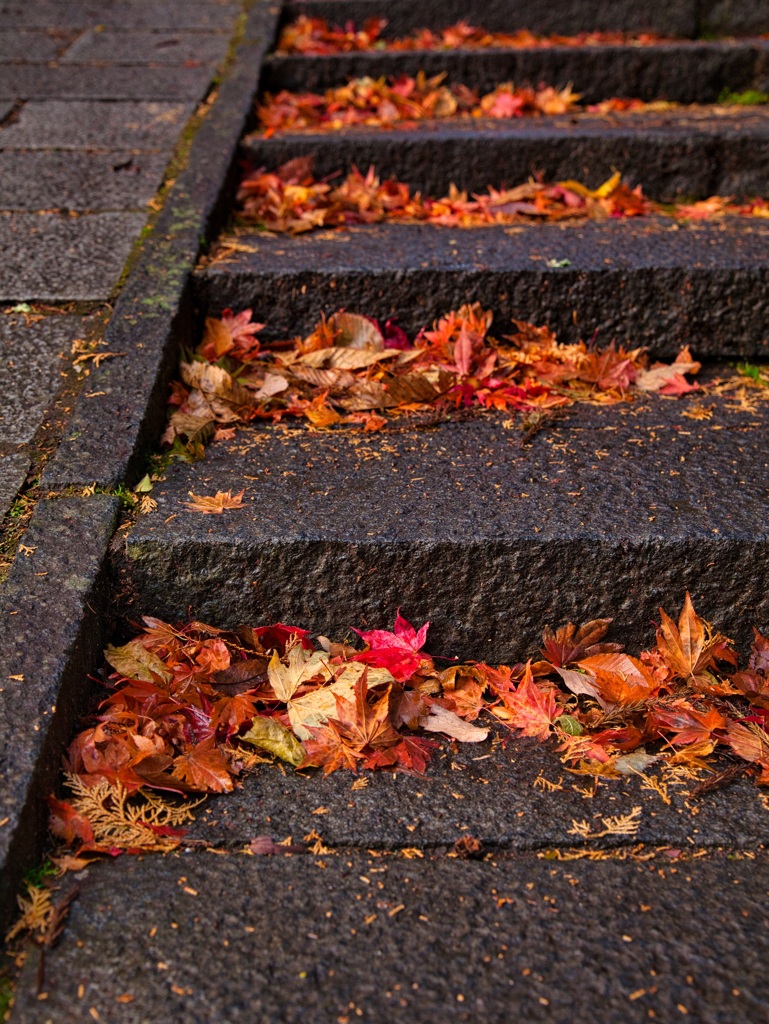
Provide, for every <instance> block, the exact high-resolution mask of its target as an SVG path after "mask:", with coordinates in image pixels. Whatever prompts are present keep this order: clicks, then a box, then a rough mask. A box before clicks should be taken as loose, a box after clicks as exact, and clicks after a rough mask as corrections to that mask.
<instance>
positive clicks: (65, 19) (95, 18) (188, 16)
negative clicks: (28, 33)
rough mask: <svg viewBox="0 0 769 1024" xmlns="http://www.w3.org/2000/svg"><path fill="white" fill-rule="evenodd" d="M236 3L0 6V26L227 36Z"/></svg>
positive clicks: (0, 4)
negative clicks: (188, 31)
mask: <svg viewBox="0 0 769 1024" xmlns="http://www.w3.org/2000/svg"><path fill="white" fill-rule="evenodd" d="M239 13H240V4H237V3H221V4H219V3H195V2H191V3H186V2H185V3H168V2H162V0H161V2H160V3H158V4H153V3H130V2H126V3H116V4H105V3H88V2H85V3H66V2H65V3H39V4H30V3H24V2H19V0H17V2H15V3H14V2H12V0H11V2H5V3H0V25H2V26H3V27H5V28H8V29H14V28H19V29H20V28H48V27H50V26H56V27H57V28H73V29H77V28H81V29H85V28H90V27H91V26H92V25H105V26H107V27H108V28H125V29H129V30H131V29H133V30H135V31H136V30H139V29H144V30H148V31H153V30H157V31H165V30H166V29H173V30H178V29H195V28H197V29H209V30H214V31H226V32H229V31H230V30H231V29H232V25H233V22H234V20H235V18H236V17H237V15H238V14H239Z"/></svg>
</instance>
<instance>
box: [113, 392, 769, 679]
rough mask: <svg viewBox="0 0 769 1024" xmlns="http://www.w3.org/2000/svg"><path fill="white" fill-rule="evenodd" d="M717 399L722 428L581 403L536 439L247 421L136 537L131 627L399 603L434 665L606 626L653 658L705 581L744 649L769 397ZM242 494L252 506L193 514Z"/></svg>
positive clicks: (437, 429)
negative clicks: (205, 497) (153, 620)
mask: <svg viewBox="0 0 769 1024" xmlns="http://www.w3.org/2000/svg"><path fill="white" fill-rule="evenodd" d="M695 401H696V399H695ZM705 404H706V405H708V406H712V409H710V410H709V413H710V415H711V416H712V419H709V420H708V419H706V420H693V419H689V418H686V417H684V416H683V413H684V412H686V411H687V410H690V409H691V399H689V400H685V401H675V400H670V399H664V398H652V399H650V400H649V401H643V400H639V401H638V402H636V403H630V404H622V405H615V406H609V407H596V406H581V407H575V408H574V409H573V410H572V411H571V412H570V413H569V414H568V415H567V416H566V418H565V419H564V420H563V421H560V422H555V423H552V424H549V425H548V426H546V428H545V429H544V430H542V431H541V432H540V433H539V434H537V435H536V436H535V437H534V438H533V439H532V440H531V444H530V446H528V447H522V445H521V437H522V434H521V432H520V430H518V429H514V425H513V422H512V420H507V425H505V419H506V417H505V416H504V415H493V416H489V417H488V418H486V419H475V420H473V421H470V422H464V423H462V422H460V423H438V424H435V425H432V426H431V427H430V428H429V429H423V430H419V429H414V428H410V427H409V425H408V422H407V421H406V422H403V423H402V424H401V425H400V429H399V424H398V423H397V422H396V424H395V429H392V428H388V429H386V430H383V431H381V432H378V433H376V434H370V435H364V434H355V433H343V432H334V431H327V432H314V431H312V430H309V429H307V428H304V427H301V426H300V427H288V426H283V427H277V428H270V427H267V428H256V429H251V430H239V431H238V435H237V436H236V438H235V439H234V440H233V441H230V442H224V443H219V444H214V445H211V446H210V447H209V448H208V450H207V452H206V457H205V459H204V460H203V461H201V462H199V463H196V464H195V465H193V466H182V465H181V464H179V463H176V464H174V465H173V466H172V467H171V468H169V470H168V471H167V473H166V480H165V481H164V482H161V483H159V484H158V485H157V486H156V487H155V489H154V490H153V495H152V496H153V498H155V499H156V500H157V502H158V510H157V512H156V513H154V514H152V515H149V516H145V517H143V518H142V519H141V520H140V521H139V522H138V523H137V524H136V526H135V527H134V528H133V529H132V530H131V531H130V533H129V534H128V535H127V541H126V550H125V558H124V561H123V565H122V569H123V571H124V572H125V574H126V576H125V581H126V585H127V586H128V587H130V588H131V593H132V595H134V596H135V597H136V603H134V604H133V605H132V607H131V615H132V617H137V616H138V615H139V614H140V613H142V614H148V615H159V616H161V617H164V618H167V619H171V620H179V621H186V619H187V618H188V617H189V615H193V616H194V617H195V618H198V619H201V620H203V621H213V623H214V624H215V625H220V626H223V625H228V626H235V625H239V624H241V623H244V622H248V623H258V622H263V621H278V620H279V621H283V622H294V623H297V624H298V625H310V627H311V628H313V629H316V630H318V632H319V633H322V634H324V635H326V636H335V637H343V636H344V635H345V634H346V632H347V630H348V629H349V627H350V626H351V625H356V626H358V627H359V628H360V626H361V623H363V624H364V625H366V624H367V625H368V627H369V628H380V629H382V628H388V627H389V624H390V623H392V622H393V621H394V619H395V614H396V610H397V609H398V607H402V608H403V614H404V615H406V617H407V618H409V620H411V621H415V622H416V621H419V622H424V621H425V620H427V619H430V620H431V621H432V624H433V625H432V628H431V634H430V635H431V641H430V643H431V646H430V650H431V652H432V653H434V654H438V655H445V656H453V655H456V656H458V657H461V658H478V659H482V660H487V661H508V659H512V660H513V661H515V660H517V659H519V658H525V657H528V656H530V655H531V652H532V648H536V646H538V643H539V640H540V636H541V631H542V628H543V626H545V625H546V624H548V623H549V624H551V625H553V626H557V625H559V624H561V623H563V622H566V621H569V620H571V621H572V622H576V623H580V622H584V621H587V620H588V619H592V618H595V617H597V616H614V617H615V618H616V621H617V624H618V630H619V631H620V632H621V638H622V640H623V642H625V643H626V644H628V645H629V646H630V647H631V648H632V647H634V646H636V645H637V646H638V648H640V647H641V646H643V645H646V644H647V643H648V641H649V639H650V625H649V624H650V622H653V621H656V619H657V616H658V609H659V606H660V604H664V605H665V607H666V608H668V610H670V609H678V608H680V606H681V603H682V601H683V597H684V593H685V591H686V590H687V589H689V590H691V592H692V596H693V599H694V602H695V606H696V607H697V608H698V609H699V611H700V614H702V615H703V616H705V617H706V618H708V619H711V620H713V621H714V622H715V623H716V626H717V628H718V629H720V630H721V631H722V632H724V633H726V634H727V635H728V636H731V637H733V638H734V639H736V640H737V641H738V642H740V643H745V642H747V641H749V640H750V639H751V638H752V632H751V626H752V625H753V624H755V625H756V626H757V627H758V628H762V627H766V626H767V625H769V594H768V593H767V590H766V587H765V585H764V577H765V575H766V573H767V572H769V526H768V525H767V520H766V502H767V498H768V497H769V491H768V490H767V468H768V467H769V443H768V438H769V403H766V402H764V403H762V404H761V405H759V406H757V407H756V409H755V411H752V412H748V411H745V410H743V411H741V412H740V411H737V410H730V409H729V408H728V405H729V402H728V400H726V401H724V400H723V399H721V400H716V399H713V398H708V399H707V400H705ZM707 414H708V413H706V415H707ZM241 490H245V494H244V508H243V509H242V510H238V511H233V512H230V513H228V514H224V515H219V516H201V515H195V514H193V513H190V512H189V511H187V510H186V509H185V507H184V502H186V501H188V500H189V498H188V494H189V492H190V491H194V493H195V494H215V493H216V492H217V491H232V492H233V493H237V492H239V491H241ZM297 581H300V585H297Z"/></svg>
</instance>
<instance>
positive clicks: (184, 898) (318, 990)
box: [13, 801, 769, 1024]
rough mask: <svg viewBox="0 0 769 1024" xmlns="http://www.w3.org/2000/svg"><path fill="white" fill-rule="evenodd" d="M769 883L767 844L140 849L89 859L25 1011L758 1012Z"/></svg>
mask: <svg viewBox="0 0 769 1024" xmlns="http://www.w3.org/2000/svg"><path fill="white" fill-rule="evenodd" d="M587 804H588V806H585V808H584V813H585V814H588V813H589V812H590V811H591V808H590V807H589V801H588V802H587ZM321 822H322V819H321ZM321 828H322V825H321ZM297 839H298V837H296V836H295V837H294V842H296V841H297ZM641 852H642V853H643V852H644V851H641ZM767 887H769V865H768V863H767V858H766V856H765V855H764V854H763V853H761V852H759V853H758V854H757V855H753V856H751V857H750V858H749V859H748V858H745V859H739V858H735V859H730V858H729V857H728V856H727V855H726V854H721V855H714V856H712V857H704V858H700V859H685V860H684V859H680V860H678V861H677V862H676V861H671V860H670V859H669V858H667V857H665V856H663V855H660V856H658V857H657V858H656V859H654V860H652V861H650V862H643V861H640V860H636V861H632V860H630V861H627V862H618V861H616V860H602V861H595V862H590V861H576V862H575V861H571V862H568V863H559V862H554V861H551V860H542V859H537V858H536V857H533V856H529V857H516V858H510V859H502V858H500V859H496V858H495V859H494V860H493V861H483V862H465V861H458V860H449V859H447V858H446V857H445V856H438V857H430V856H429V855H428V857H426V858H425V859H424V860H415V859H411V860H407V859H405V858H403V857H376V856H372V855H371V854H366V853H362V852H361V853H349V852H346V851H340V852H339V853H338V854H337V855H333V854H331V855H324V856H300V855H293V856H290V857H286V856H262V857H259V856H254V857H249V856H242V855H237V854H233V855H229V856H218V857H216V856H211V855H209V854H207V853H205V852H194V853H192V852H190V853H186V854H185V853H184V852H180V853H178V854H177V855H175V856H169V857H160V856H145V857H141V858H139V857H131V856H124V857H120V858H117V859H116V860H115V861H114V862H113V863H110V864H107V863H100V864H95V865H93V866H91V867H89V868H88V870H87V872H83V875H82V877H81V878H80V881H79V895H78V899H77V900H76V901H75V902H74V904H73V906H72V910H71V912H70V915H69V920H68V922H67V941H63V942H61V943H59V944H58V945H56V946H54V948H52V949H46V950H44V951H43V950H42V949H41V948H40V947H33V949H32V950H31V951H30V954H29V957H28V959H27V962H26V966H25V969H24V973H23V975H22V978H21V981H20V984H19V988H18V992H17V994H16V1000H15V1005H14V1010H13V1019H14V1021H15V1022H18V1024H44V1022H46V1021H50V1020H56V1021H58V1022H61V1024H68V1022H75V1021H82V1020H84V1019H88V1017H89V1012H90V1016H91V1017H94V1018H96V1017H97V1015H98V1019H101V1020H109V1021H111V1022H115V1024H123V1022H126V1024H127V1022H129V1021H131V1022H132V1021H136V1020H142V1021H145V1022H147V1024H165V1022H167V1021H169V1020H177V1019H184V1020H190V1021H192V1020H194V1021H196V1022H197V1024H218V1022H219V1021H222V1020H226V1021H228V1022H229V1024H246V1022H251V1021H253V1020H260V1021H265V1022H270V1024H272V1022H275V1024H277V1022H278V1021H280V1022H282V1024H300V1022H301V1024H303V1022H305V1021H307V1020H313V1021H317V1022H319V1024H320V1022H324V1024H325V1022H329V1024H330V1022H332V1021H333V1022H339V1021H345V1022H351V1021H355V1020H358V1019H362V1020H365V1021H370V1022H372V1024H390V1022H402V1021H411V1020H419V1021H421V1022H424V1024H432V1022H433V1021H435V1022H454V1021H456V1022H459V1021H475V1020H489V1021H508V1020H519V1019H520V1020H531V1021H545V1020H547V1021H549V1022H554V1024H571V1022H572V1021H574V1020H603V1021H608V1020H623V1021H628V1022H629V1024H636V1022H638V1024H640V1022H641V1021H647V1020H648V1019H649V1016H648V1014H649V1011H651V1012H652V1013H654V1014H655V1015H656V1017H657V1018H658V1019H661V1020H677V1019H678V1018H679V1017H680V1016H681V1015H682V1013H683V1010H685V1011H686V1013H687V1014H688V1015H690V1016H691V1018H692V1019H693V1020H707V1021H710V1022H713V1024H730V1022H732V1021H734V1020H740V1021H744V1022H745V1024H759V1022H763V1021H764V1020H765V1019H766V1001H767V999H769V985H767V982H766V971H765V969H764V964H765V962H766V958H767V955H769V940H767V931H766V929H764V928H760V927H758V926H757V920H759V919H760V916H761V913H762V908H761V905H760V900H759V901H758V902H757V898H756V893H757V892H758V893H761V892H763V891H764V890H765V889H767ZM682 909H683V910H685V912H682ZM722 919H723V920H727V919H728V927H719V926H714V921H720V920H722ZM704 940H705V941H704ZM43 955H45V972H44V974H43V970H42V969H41V965H40V964H39V959H40V958H41V957H43ZM41 978H44V983H43V986H42V987H43V991H44V992H45V993H46V997H45V998H40V997H39V995H38V993H39V979H41ZM576 978H578V979H579V983H578V984H575V979H576ZM597 1007H598V1008H599V1009H597ZM682 1007H683V1010H682ZM357 1011H360V1016H359V1015H358V1012H357Z"/></svg>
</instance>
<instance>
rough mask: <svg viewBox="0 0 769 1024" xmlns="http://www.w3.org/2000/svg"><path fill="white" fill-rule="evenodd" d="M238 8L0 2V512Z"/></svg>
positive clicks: (56, 413)
mask: <svg viewBox="0 0 769 1024" xmlns="http://www.w3.org/2000/svg"><path fill="white" fill-rule="evenodd" d="M239 11H240V5H239V4H237V3H229V2H223V0H196V2H194V3H183V4H181V5H177V4H170V3H162V2H161V3H151V2H144V0H125V2H121V3H119V4H118V3H113V2H111V0H93V2H87V3H86V2H82V3H73V2H66V3H56V4H54V3H45V2H34V0H33V2H31V3H24V4H14V3H3V4H2V5H0V180H2V183H3V187H2V196H1V198H0V248H2V251H3V256H4V258H3V260H2V263H0V304H2V314H4V315H0V390H2V393H3V396H4V401H3V403H2V407H0V515H2V514H4V513H5V512H6V510H7V509H8V508H9V507H10V506H11V505H12V503H13V501H14V498H15V497H16V495H17V494H18V492H19V490H20V489H21V488H23V486H24V484H25V481H27V480H28V477H29V479H30V480H32V479H34V478H35V477H36V475H37V473H38V467H37V460H36V454H37V453H38V451H39V450H40V449H43V448H45V445H46V442H47V440H48V439H49V437H50V436H51V435H52V434H53V435H55V434H56V433H57V431H59V430H60V427H59V426H58V423H60V421H61V420H62V419H63V418H66V415H67V412H68V393H69V392H72V391H73V389H74V388H75V387H76V383H77V376H78V373H77V372H76V371H73V369H72V367H73V361H74V360H75V359H77V358H78V355H82V354H83V352H87V351H88V348H89V343H91V342H93V341H94V340H96V339H98V337H99V335H100V333H101V330H102V328H103V326H104V322H105V319H106V318H107V316H108V313H109V303H110V300H111V298H112V297H113V296H114V294H115V291H116V288H117V285H118V282H119V279H120V275H121V272H122V270H123V268H124V266H125V263H126V259H127V257H128V255H129V253H130V251H131V247H132V246H133V244H134V243H135V241H136V239H137V238H138V237H139V234H140V232H141V231H142V228H143V227H144V225H145V224H146V222H147V218H148V215H149V214H150V213H151V210H152V206H153V197H154V196H155V194H156V192H157V190H158V188H159V187H160V185H161V184H162V182H163V179H164V174H165V172H166V168H167V167H168V166H169V161H170V160H171V158H172V156H173V154H174V151H175V148H176V147H177V144H178V143H179V141H180V139H181V137H182V135H183V132H184V128H185V125H186V124H187V122H188V121H189V119H190V117H191V116H192V115H193V114H194V112H195V109H196V107H197V105H198V104H199V103H200V102H201V101H202V100H203V99H204V98H205V97H206V95H207V94H208V92H209V90H210V88H211V86H212V83H213V81H214V79H215V76H216V74H217V69H219V68H220V67H221V65H222V64H223V62H224V60H225V58H226V55H227V51H228V47H229V45H230V41H231V38H232V35H233V32H234V30H235V28H236V22H237V17H238V14H239ZM30 306H31V307H32V309H27V308H26V307H30ZM83 343H85V344H83ZM88 362H89V360H88V359H83V360H81V362H80V363H78V364H77V365H78V366H79V367H80V372H81V373H82V372H84V371H85V370H87V367H88ZM57 394H58V395H60V398H61V400H60V401H59V402H58V403H55V401H54V400H55V398H56V396H57Z"/></svg>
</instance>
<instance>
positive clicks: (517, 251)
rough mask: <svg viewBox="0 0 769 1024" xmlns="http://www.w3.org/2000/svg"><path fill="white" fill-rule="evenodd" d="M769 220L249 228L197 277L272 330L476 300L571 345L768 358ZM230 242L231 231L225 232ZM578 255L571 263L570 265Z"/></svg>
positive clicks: (411, 322) (411, 315)
mask: <svg viewBox="0 0 769 1024" xmlns="http://www.w3.org/2000/svg"><path fill="white" fill-rule="evenodd" d="M767 239H769V224H768V223H767V222H766V221H763V220H760V219H756V220H748V219H747V218H739V217H737V218H727V219H726V220H724V221H722V222H719V223H715V224H713V223H710V224H706V223H698V224H696V225H691V226H688V227H680V226H679V225H677V224H675V223H671V222H670V221H669V220H665V219H664V218H656V217H650V218H648V219H644V220H635V221H634V220H626V221H620V220H618V221H613V222H612V221H609V222H608V223H602V224H598V223H587V224H573V225H571V224H566V225H563V224H560V225H559V224H535V225H514V226H512V227H510V228H502V227H492V228H469V229H466V230H462V229H460V228H447V227H438V226H435V225H420V224H379V225H375V226H373V227H368V228H354V229H351V230H348V231H319V232H309V233H308V234H306V235H301V236H299V237H298V238H288V237H286V236H273V237H266V236H265V235H260V234H258V233H256V232H254V233H248V234H241V235H239V236H238V237H237V238H236V239H235V241H236V242H237V244H238V245H239V246H240V247H241V248H240V249H239V250H237V251H235V252H230V253H227V252H226V251H225V252H224V253H223V259H221V260H220V261H218V262H215V263H214V264H213V265H212V266H210V267H209V268H208V269H206V270H203V271H202V272H201V273H200V274H199V276H198V278H197V288H198V297H199V303H200V305H201V307H202V308H203V309H206V310H207V311H208V313H209V315H214V316H216V315H219V314H220V313H221V311H222V310H223V309H224V308H226V307H227V306H229V307H231V308H232V309H235V310H238V309H246V308H249V307H250V308H252V309H253V310H254V317H255V319H256V320H258V321H261V322H262V323H266V324H268V331H269V334H268V332H267V331H265V337H273V338H274V337H277V338H287V337H289V338H290V337H295V336H296V335H297V334H306V333H309V331H311V330H312V329H313V327H314V326H315V324H316V323H317V322H318V319H319V318H320V314H321V312H325V313H327V314H330V313H333V312H336V310H338V309H342V308H344V309H348V310H352V311H356V312H362V313H365V314H366V315H368V316H373V317H377V318H381V319H383V320H386V319H388V318H389V317H395V318H397V321H398V323H399V324H400V325H401V326H402V327H403V328H404V330H406V331H408V332H411V333H413V334H416V332H417V331H418V330H419V329H420V328H421V327H423V326H425V325H429V324H430V323H432V321H433V320H434V319H435V318H436V317H439V316H443V315H444V314H445V313H447V312H448V311H449V310H451V309H458V308H459V306H460V305H462V303H465V302H480V303H481V304H482V305H483V306H484V308H486V309H491V310H492V311H493V312H494V314H495V329H496V330H497V331H499V332H500V333H504V329H505V327H506V326H507V325H508V324H509V322H510V320H511V319H517V320H528V321H530V322H532V323H536V324H547V325H548V326H549V327H550V328H551V329H552V330H554V331H555V332H556V334H557V335H558V337H559V339H560V340H561V341H577V340H579V339H580V338H584V339H585V340H589V339H590V338H591V337H592V336H593V334H594V332H595V330H596V329H597V330H598V335H597V338H598V340H599V343H604V344H608V342H609V341H611V340H612V339H616V341H617V343H620V344H625V345H627V346H628V347H629V348H635V347H636V346H638V345H646V346H648V347H649V349H650V351H651V352H653V353H654V354H656V355H659V356H662V357H668V358H670V357H674V356H675V354H676V353H677V352H678V350H679V348H680V346H681V345H682V344H689V345H691V346H692V348H693V350H694V351H695V353H696V354H697V356H706V357H709V358H718V357H719V356H721V357H727V358H729V357H734V356H738V357H740V358H749V359H750V358H761V357H763V358H767V357H769V329H767V322H769V321H768V316H769V301H768V300H767V296H769V260H767ZM224 241H225V243H226V241H227V239H226V238H225V239H224ZM566 261H568V263H567V262H566Z"/></svg>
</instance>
